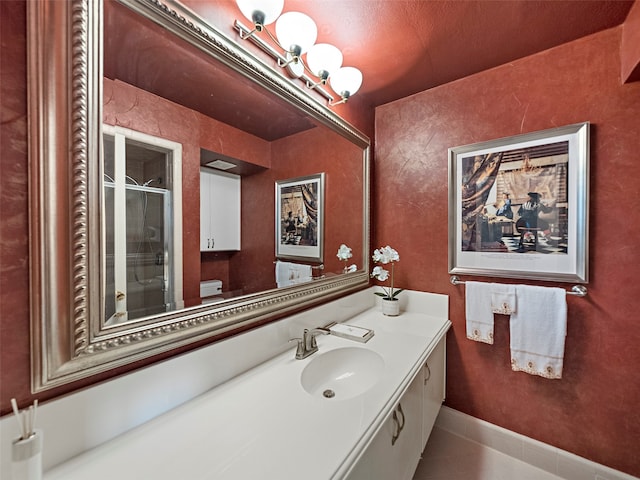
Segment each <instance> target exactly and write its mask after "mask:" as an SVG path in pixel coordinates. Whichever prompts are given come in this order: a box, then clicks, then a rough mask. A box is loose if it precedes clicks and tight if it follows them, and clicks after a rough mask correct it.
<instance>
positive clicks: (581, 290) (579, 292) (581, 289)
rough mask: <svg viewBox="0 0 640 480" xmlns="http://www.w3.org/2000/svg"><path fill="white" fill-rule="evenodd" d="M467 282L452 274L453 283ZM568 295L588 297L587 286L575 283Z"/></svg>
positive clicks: (461, 283)
mask: <svg viewBox="0 0 640 480" xmlns="http://www.w3.org/2000/svg"><path fill="white" fill-rule="evenodd" d="M465 283H466V282H465V281H463V280H460V279H459V278H458V277H457V276H456V275H451V285H464V284H465ZM567 295H575V296H576V297H586V296H587V287H585V286H584V285H574V286H573V287H571V290H567Z"/></svg>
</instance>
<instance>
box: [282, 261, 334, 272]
mask: <svg viewBox="0 0 640 480" xmlns="http://www.w3.org/2000/svg"><path fill="white" fill-rule="evenodd" d="M280 261H281V262H284V261H286V260H280ZM277 262H278V260H274V262H273V264H274V265H275V264H276V263H277ZM291 263H296V264H297V265H308V264H307V263H298V262H291ZM309 266H310V267H311V268H312V269H315V270H324V263H321V264H320V265H309Z"/></svg>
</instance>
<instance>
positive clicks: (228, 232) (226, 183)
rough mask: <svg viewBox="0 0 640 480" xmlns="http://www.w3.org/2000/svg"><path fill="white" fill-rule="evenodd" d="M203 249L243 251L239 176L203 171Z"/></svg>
mask: <svg viewBox="0 0 640 480" xmlns="http://www.w3.org/2000/svg"><path fill="white" fill-rule="evenodd" d="M200 188H201V190H200V249H201V251H223V250H240V177H239V176H238V175H232V174H228V173H222V172H220V173H217V172H210V171H207V169H201V171H200Z"/></svg>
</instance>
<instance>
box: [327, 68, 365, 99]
mask: <svg viewBox="0 0 640 480" xmlns="http://www.w3.org/2000/svg"><path fill="white" fill-rule="evenodd" d="M330 81H331V88H332V89H333V90H334V91H335V92H336V93H337V94H339V95H340V98H341V100H340V101H338V102H334V103H332V102H329V105H331V106H333V105H339V104H341V103H345V102H346V101H347V100H349V97H350V96H351V95H353V94H355V93H356V92H357V91H358V90H359V89H360V85H362V72H361V71H360V70H358V69H357V68H354V67H342V68H341V69H340V70H338V71H336V72H335V73H334V74H333V75H331V80H330Z"/></svg>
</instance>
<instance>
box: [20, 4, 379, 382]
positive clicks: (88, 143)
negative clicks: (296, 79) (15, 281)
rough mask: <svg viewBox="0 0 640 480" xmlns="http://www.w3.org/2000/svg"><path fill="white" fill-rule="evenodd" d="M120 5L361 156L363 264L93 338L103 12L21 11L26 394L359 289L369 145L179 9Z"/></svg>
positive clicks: (62, 7)
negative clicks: (24, 35)
mask: <svg viewBox="0 0 640 480" xmlns="http://www.w3.org/2000/svg"><path fill="white" fill-rule="evenodd" d="M120 1H121V3H123V4H126V5H127V6H128V7H129V8H132V9H134V10H135V11H137V12H138V13H140V14H142V15H144V16H146V17H147V18H150V19H151V20H153V21H155V22H157V23H159V24H161V25H163V26H164V27H165V28H167V29H168V30H170V31H172V32H173V33H175V34H176V35H178V36H179V37H181V38H182V39H184V40H186V41H188V42H189V43H190V44H192V45H194V46H195V47H197V48H199V49H200V50H202V51H204V52H206V53H207V54H209V55H211V56H212V57H213V58H216V59H218V60H220V61H222V62H223V63H225V64H226V65H228V66H230V67H231V68H233V69H234V70H236V71H237V72H239V73H241V74H243V75H245V76H247V77H249V78H251V79H253V80H254V81H255V82H257V83H258V84H259V85H262V86H263V87H264V88H266V89H267V90H269V91H270V92H272V93H273V94H275V95H277V96H278V97H280V98H282V99H284V100H286V101H287V102H289V103H290V104H292V105H294V106H295V107H297V108H299V109H300V110H302V111H304V112H305V113H307V114H308V115H310V116H311V117H313V118H314V119H315V120H317V121H319V122H320V123H322V124H324V125H326V126H328V127H329V128H331V129H333V130H334V131H336V132H338V133H340V134H341V135H343V136H344V137H345V138H347V139H349V140H350V141H352V142H353V143H354V144H356V145H358V146H359V147H361V148H362V149H363V159H362V160H363V161H362V165H363V178H364V186H363V221H364V223H363V232H362V235H363V249H364V252H363V253H364V255H363V261H364V265H363V269H361V270H359V271H358V272H355V273H351V274H346V275H339V276H336V277H331V278H325V279H321V280H316V281H313V282H311V283H308V284H302V285H298V286H295V287H289V288H286V289H281V290H277V289H274V290H269V291H266V292H261V293H257V294H252V295H246V296H243V297H239V298H238V299H233V300H228V301H225V302H221V303H220V304H217V305H214V306H211V305H208V306H197V307H191V308H187V309H183V310H180V311H176V312H170V313H166V314H162V315H158V316H156V317H153V318H152V321H142V322H138V323H131V324H125V325H122V326H120V327H117V328H112V329H107V328H104V327H102V322H100V318H101V315H102V311H101V310H102V302H101V299H102V298H103V296H104V285H103V280H102V271H103V260H102V244H101V241H100V238H101V232H102V225H101V216H100V206H101V195H102V193H101V182H100V178H101V175H100V173H101V167H100V163H101V162H100V161H99V158H100V157H99V156H100V152H101V138H102V127H101V125H102V81H103V79H102V61H101V59H102V21H101V20H102V12H103V11H102V2H101V1H98V0H68V1H65V2H51V1H47V0H33V1H30V2H27V8H28V11H27V14H28V39H29V44H28V72H29V87H28V88H29V90H28V92H29V95H28V98H29V120H30V125H29V130H30V140H29V165H30V173H29V185H30V192H29V199H30V204H29V209H30V214H29V215H30V237H31V242H30V259H31V265H30V271H31V336H32V339H31V361H32V391H33V392H34V393H36V392H40V391H43V390H48V389H51V388H54V387H58V386H61V385H65V384H68V383H71V382H74V381H76V380H80V379H83V378H87V377H89V376H92V375H95V374H98V373H101V372H105V371H108V370H111V369H114V368H116V367H121V366H124V365H127V364H131V363H133V362H136V361H139V360H142V359H145V358H149V357H151V356H154V355H158V354H160V353H163V352H167V351H170V350H173V349H175V348H178V347H183V346H186V345H190V344H193V343H195V342H202V341H203V340H208V341H214V340H215V338H216V337H222V336H228V335H230V334H233V332H234V331H239V330H240V329H241V330H246V329H248V328H251V327H254V326H257V325H261V324H264V323H266V322H268V321H270V320H274V319H276V318H279V317H282V316H283V315H285V314H287V313H291V312H293V311H299V310H301V309H304V308H309V307H311V306H314V305H317V304H319V303H321V302H323V301H326V300H329V299H332V298H336V297H338V296H342V295H345V294H347V293H349V292H352V291H356V290H359V289H362V288H365V287H367V286H368V285H369V275H368V270H369V255H368V252H369V235H370V232H369V230H370V226H369V209H370V204H369V190H370V186H369V162H370V159H369V150H370V140H369V139H368V138H367V137H366V136H365V135H363V134H362V133H360V132H359V131H357V130H356V129H355V128H354V127H353V126H351V125H350V124H348V123H347V122H345V121H344V120H342V119H341V118H340V117H339V116H337V115H336V114H335V113H334V112H332V111H331V110H329V108H328V107H326V106H325V105H324V104H322V103H320V102H319V101H318V100H316V99H315V98H313V97H311V96H310V95H309V94H307V92H305V91H304V90H303V89H302V88H300V87H298V86H297V85H294V84H293V83H292V82H290V81H289V80H288V79H286V78H285V77H283V76H282V75H280V74H279V73H278V72H276V71H275V70H274V69H273V68H272V67H270V66H268V65H267V64H265V63H264V62H262V61H261V60H260V59H258V58H257V57H255V56H253V55H252V54H250V53H249V52H247V51H246V50H244V49H243V48H242V47H240V46H239V45H237V44H236V43H234V42H233V41H231V40H229V39H228V38H227V37H225V36H224V35H222V34H221V33H220V32H218V31H217V30H215V29H214V28H212V27H211V26H209V25H207V24H206V23H205V22H204V21H203V20H202V19H201V18H199V17H198V16H197V15H195V14H194V13H192V12H191V11H189V10H188V9H186V8H184V7H182V6H181V5H180V4H178V3H173V2H171V3H165V2H163V1H160V0H120ZM97 59H99V61H98V60H97Z"/></svg>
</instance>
